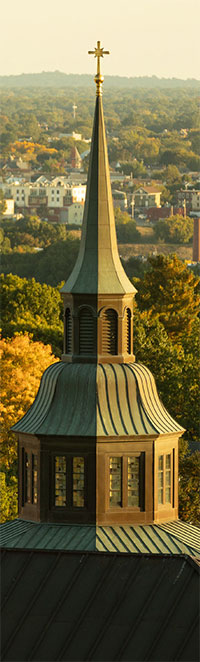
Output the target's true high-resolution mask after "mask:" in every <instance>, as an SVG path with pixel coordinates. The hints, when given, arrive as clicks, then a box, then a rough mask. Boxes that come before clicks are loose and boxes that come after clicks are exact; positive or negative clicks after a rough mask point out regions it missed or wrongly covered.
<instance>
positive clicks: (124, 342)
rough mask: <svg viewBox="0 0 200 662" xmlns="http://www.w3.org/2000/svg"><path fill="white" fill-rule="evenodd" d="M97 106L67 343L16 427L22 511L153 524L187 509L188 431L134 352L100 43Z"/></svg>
mask: <svg viewBox="0 0 200 662" xmlns="http://www.w3.org/2000/svg"><path fill="white" fill-rule="evenodd" d="M92 53H93V54H94V55H95V57H96V58H97V74H96V76H95V83H96V92H97V96H96V107H95V115H94V126H93V136H92V145H91V155H90V165H89V173H88V184H87V197H86V204H85V211H84V220H83V230H82V238H81V244H80V251H79V255H78V259H77V262H76V264H75V266H74V269H73V271H72V274H71V276H70V277H69V279H68V280H67V282H66V283H65V285H64V287H63V288H62V297H63V302H64V349H63V355H62V359H61V361H59V362H58V363H55V364H53V365H52V366H50V367H49V368H48V369H47V370H46V371H45V373H44V375H43V377H42V380H41V384H40V388H39V391H38V394H37V397H36V399H35V401H34V403H33V405H32V407H31V408H30V410H29V411H28V412H27V414H26V415H25V416H24V417H23V418H22V419H21V420H20V421H19V422H18V423H17V424H15V425H14V426H13V428H12V429H13V431H15V432H16V433H17V434H18V439H19V517H20V518H21V519H24V520H31V521H37V522H54V523H65V524H68V523H69V524H72V523H73V524H79V525H80V524H96V525H99V526H106V525H108V526H113V525H117V526H119V525H120V526H126V525H131V526H134V525H138V524H140V525H145V524H153V523H159V522H165V521H167V520H174V519H177V517H178V438H179V437H180V436H181V434H182V433H183V429H182V428H180V427H179V425H178V424H177V423H176V422H175V421H174V420H173V419H172V417H171V416H170V415H169V414H168V412H167V411H166V409H165V408H164V406H163V404H162V403H161V401H160V399H159V397H158V394H157V390H156V385H155V381H154V378H153V376H152V374H151V373H150V371H149V370H148V369H147V368H145V366H143V365H141V364H137V362H136V361H135V356H134V346H133V339H134V317H133V300H134V296H135V294H136V290H135V288H134V287H133V285H132V283H131V282H130V281H129V279H128V278H127V276H126V274H125V271H124V269H123V267H122V265H121V262H120V258H119V254H118V248H117V240H116V231H115V220H114V212H113V203H112V193H111V185H110V174H109V164H108V155H107V145H106V134H105V126H104V117H103V106H102V84H103V80H104V79H103V76H102V74H101V72H100V58H101V57H103V55H104V54H106V53H107V51H104V49H103V48H101V44H100V42H97V48H95V49H94V51H93V52H92Z"/></svg>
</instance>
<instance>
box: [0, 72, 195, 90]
mask: <svg viewBox="0 0 200 662" xmlns="http://www.w3.org/2000/svg"><path fill="white" fill-rule="evenodd" d="M199 83H200V81H199V80H196V79H195V78H188V79H187V80H183V79H180V78H157V76H137V77H130V78H128V77H127V76H106V79H105V87H108V88H129V89H131V88H165V89H167V88H177V87H178V88H182V87H187V88H188V87H195V88H198V87H199ZM92 85H93V78H92V76H91V75H90V74H65V73H64V72H62V71H42V72H41V73H30V74H19V75H16V76H15V75H11V76H0V87H4V88H10V87H91V86H92Z"/></svg>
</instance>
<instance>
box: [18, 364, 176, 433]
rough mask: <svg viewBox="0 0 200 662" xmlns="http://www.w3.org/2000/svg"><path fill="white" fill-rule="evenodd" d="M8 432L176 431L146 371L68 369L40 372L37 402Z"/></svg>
mask: <svg viewBox="0 0 200 662" xmlns="http://www.w3.org/2000/svg"><path fill="white" fill-rule="evenodd" d="M12 430H13V431H15V432H26V433H29V434H38V435H40V434H41V435H64V436H69V435H70V436H87V437H95V436H98V437H102V436H121V437H124V436H126V435H131V436H133V435H135V436H136V435H157V434H166V433H173V432H180V431H182V428H181V427H180V425H178V424H177V423H176V422H175V421H174V419H173V418H172V417H171V416H170V415H169V414H168V412H167V411H166V409H165V407H164V406H163V404H162V402H161V400H160V399H159V397H158V393H157V389H156V384H155V380H154V378H153V375H152V374H151V372H150V371H149V370H148V368H146V367H145V366H143V365H141V364H138V363H132V364H113V365H112V364H104V365H101V364H99V365H95V364H82V365H81V364H78V363H77V364H72V363H65V362H62V361H60V362H59V363H55V364H53V365H51V366H50V367H49V368H47V370H46V371H45V372H44V374H43V377H42V379H41V384H40V388H39V391H38V394H37V397H36V399H35V401H34V403H33V405H32V407H31V408H30V409H29V411H28V412H27V413H26V414H25V416H24V417H23V418H22V419H21V420H20V421H18V422H17V423H16V424H15V425H14V426H13V427H12Z"/></svg>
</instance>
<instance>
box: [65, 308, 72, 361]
mask: <svg viewBox="0 0 200 662" xmlns="http://www.w3.org/2000/svg"><path fill="white" fill-rule="evenodd" d="M65 352H66V354H71V352H72V316H71V310H70V309H69V308H66V311H65Z"/></svg>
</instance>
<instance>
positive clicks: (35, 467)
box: [32, 454, 38, 503]
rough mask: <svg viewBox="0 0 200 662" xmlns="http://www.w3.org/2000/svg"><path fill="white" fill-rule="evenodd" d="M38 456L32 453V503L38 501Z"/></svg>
mask: <svg viewBox="0 0 200 662" xmlns="http://www.w3.org/2000/svg"><path fill="white" fill-rule="evenodd" d="M37 480H38V457H37V455H35V454H34V455H32V503H37V499H38V493H37Z"/></svg>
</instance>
